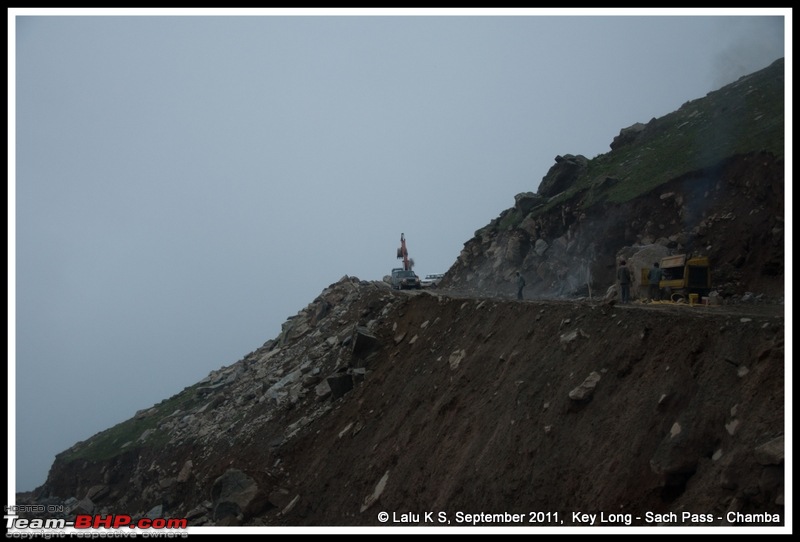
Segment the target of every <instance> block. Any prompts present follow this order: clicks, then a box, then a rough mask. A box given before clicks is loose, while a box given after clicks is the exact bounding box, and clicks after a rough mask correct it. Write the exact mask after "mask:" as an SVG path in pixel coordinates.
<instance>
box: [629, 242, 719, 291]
mask: <svg viewBox="0 0 800 542" xmlns="http://www.w3.org/2000/svg"><path fill="white" fill-rule="evenodd" d="M659 266H660V267H661V270H662V272H663V277H662V278H661V280H660V281H659V283H658V287H659V288H660V289H661V299H665V300H668V301H673V302H677V301H681V300H687V301H688V300H691V299H693V298H694V299H696V300H697V301H699V300H700V298H702V297H705V296H708V293H709V292H710V291H711V264H710V263H709V261H708V258H707V257H705V256H695V257H690V256H689V255H687V254H676V255H674V256H666V257H664V258H661V263H660V264H659ZM649 272H650V270H649V269H642V277H641V285H642V286H644V287H647V286H649V285H650V281H649V280H648V278H647V275H648V273H649ZM692 294H694V295H692ZM690 296H692V297H690ZM695 296H696V297H695Z"/></svg>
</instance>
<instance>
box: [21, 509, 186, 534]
mask: <svg viewBox="0 0 800 542" xmlns="http://www.w3.org/2000/svg"><path fill="white" fill-rule="evenodd" d="M5 520H6V530H7V533H6V536H7V537H8V535H9V534H12V537H13V534H14V533H11V531H16V532H17V533H19V534H23V535H24V533H31V531H40V532H42V531H44V532H51V533H53V531H60V530H64V529H68V528H70V529H76V530H81V531H78V532H79V533H80V532H83V531H82V530H84V529H87V530H88V529H118V530H125V529H126V528H127V529H130V530H131V534H133V532H132V530H133V529H145V530H146V531H145V532H144V533H141V534H142V535H144V536H147V535H148V534H150V535H151V536H159V535H160V536H164V535H166V534H167V533H171V534H172V536H182V535H185V534H186V532H185V531H184V532H183V533H181V534H178V533H177V532H175V531H174V530H177V529H186V528H187V525H188V522H187V520H186V519H185V518H184V519H177V518H140V519H134V518H132V517H131V516H129V515H124V514H120V515H113V514H112V515H105V516H103V515H89V514H78V515H77V516H75V520H74V521H67V520H65V519H61V518H32V519H28V518H20V517H17V516H5ZM151 529H152V530H154V531H151ZM156 533H159V534H156ZM161 533H163V534H161Z"/></svg>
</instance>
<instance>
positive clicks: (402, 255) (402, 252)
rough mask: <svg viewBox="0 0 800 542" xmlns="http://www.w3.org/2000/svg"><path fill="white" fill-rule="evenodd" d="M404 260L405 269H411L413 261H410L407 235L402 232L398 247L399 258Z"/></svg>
mask: <svg viewBox="0 0 800 542" xmlns="http://www.w3.org/2000/svg"><path fill="white" fill-rule="evenodd" d="M401 258H402V260H403V269H404V270H405V271H409V270H410V269H411V262H409V261H408V249H407V248H406V236H405V234H403V233H401V234H400V248H398V249H397V259H398V260H399V259H401Z"/></svg>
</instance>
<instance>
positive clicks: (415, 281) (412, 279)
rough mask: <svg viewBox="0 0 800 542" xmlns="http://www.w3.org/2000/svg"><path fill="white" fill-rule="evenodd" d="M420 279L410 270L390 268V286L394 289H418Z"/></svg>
mask: <svg viewBox="0 0 800 542" xmlns="http://www.w3.org/2000/svg"><path fill="white" fill-rule="evenodd" d="M421 287H422V281H421V280H420V279H419V277H418V276H417V274H416V273H414V271H412V270H410V269H409V270H408V271H406V270H405V269H392V288H394V289H395V290H410V289H414V288H416V289H419V288H421Z"/></svg>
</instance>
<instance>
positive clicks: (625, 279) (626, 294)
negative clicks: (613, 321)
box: [617, 260, 631, 305]
mask: <svg viewBox="0 0 800 542" xmlns="http://www.w3.org/2000/svg"><path fill="white" fill-rule="evenodd" d="M617 280H618V281H619V296H620V302H621V303H622V304H623V305H625V304H627V303H630V301H631V270H630V269H628V267H627V265H626V262H625V260H622V261H620V262H619V269H617Z"/></svg>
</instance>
